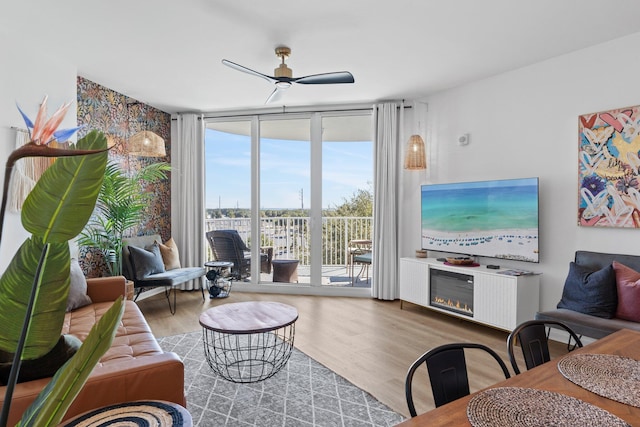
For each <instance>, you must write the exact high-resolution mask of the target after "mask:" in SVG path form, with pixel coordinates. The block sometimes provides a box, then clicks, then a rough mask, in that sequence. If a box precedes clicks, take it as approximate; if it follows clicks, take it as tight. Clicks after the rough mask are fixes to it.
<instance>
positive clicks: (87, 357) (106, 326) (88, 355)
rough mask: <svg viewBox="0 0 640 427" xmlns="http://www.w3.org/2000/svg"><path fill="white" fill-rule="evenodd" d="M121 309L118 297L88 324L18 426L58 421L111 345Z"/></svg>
mask: <svg viewBox="0 0 640 427" xmlns="http://www.w3.org/2000/svg"><path fill="white" fill-rule="evenodd" d="M123 313H124V301H123V300H122V297H120V298H118V299H117V300H116V302H115V303H114V304H113V305H112V306H111V308H110V309H109V310H108V311H107V312H106V313H105V314H104V315H103V316H102V317H101V318H100V320H99V321H98V323H96V324H95V325H94V326H93V328H91V332H89V335H88V336H87V338H86V339H85V341H84V342H83V343H82V346H80V349H79V350H78V351H77V352H76V354H75V355H74V356H73V357H72V358H71V359H69V360H68V361H67V363H65V364H64V366H63V367H62V368H60V369H59V370H58V372H56V374H55V375H54V377H53V379H52V380H51V382H50V383H49V384H47V386H46V387H45V388H44V390H42V392H41V393H40V394H39V395H38V398H37V399H36V400H35V402H33V404H32V405H31V406H30V407H29V409H27V411H26V412H25V413H24V415H23V416H22V420H20V424H19V425H20V426H34V427H48V426H57V425H58V424H60V421H62V417H63V416H64V414H65V413H66V412H67V409H69V406H70V405H71V403H72V402H73V400H74V399H75V398H76V396H77V395H78V393H79V392H80V390H81V389H82V386H83V385H84V383H85V382H86V381H87V378H88V377H89V374H90V373H91V371H92V370H93V368H94V367H95V365H96V364H97V363H98V361H99V360H100V358H101V357H102V355H103V354H105V353H106V352H107V350H108V349H109V347H111V343H112V342H113V338H114V337H115V334H116V330H117V329H118V325H119V324H120V319H121V318H122V314H123Z"/></svg>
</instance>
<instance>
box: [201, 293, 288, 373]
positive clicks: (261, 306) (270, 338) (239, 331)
mask: <svg viewBox="0 0 640 427" xmlns="http://www.w3.org/2000/svg"><path fill="white" fill-rule="evenodd" d="M297 319H298V311H297V310H296V309H295V308H294V307H291V306H289V305H286V304H282V303H277V302H265V301H249V302H240V303H231V304H223V305H220V306H217V307H213V308H210V309H208V310H206V311H205V312H203V313H202V314H201V315H200V325H201V326H202V328H203V329H202V334H203V335H202V336H203V342H204V352H205V357H206V358H207V363H208V364H209V366H210V367H211V369H212V370H213V372H215V373H216V374H218V375H220V376H221V377H222V378H224V379H225V380H228V381H231V382H234V383H253V382H258V381H263V380H266V379H267V378H270V377H272V376H273V375H275V374H276V373H277V372H278V371H280V369H282V367H283V366H284V365H286V364H287V362H288V361H289V357H291V352H292V350H293V341H294V337H295V322H296V320H297Z"/></svg>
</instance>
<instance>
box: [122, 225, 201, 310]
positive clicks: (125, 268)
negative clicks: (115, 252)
mask: <svg viewBox="0 0 640 427" xmlns="http://www.w3.org/2000/svg"><path fill="white" fill-rule="evenodd" d="M156 241H157V242H161V241H162V239H161V237H160V235H158V234H151V235H148V236H137V237H129V238H125V239H122V243H123V246H122V272H123V274H124V276H125V277H126V278H127V279H129V280H131V281H132V282H133V286H134V290H135V298H134V299H137V298H138V296H139V295H140V293H141V292H142V291H143V290H145V289H148V288H156V287H159V286H162V287H164V288H165V295H166V297H167V300H168V302H169V309H170V310H171V314H175V312H176V289H175V287H176V286H177V285H181V284H183V283H185V282H188V281H189V280H194V279H198V278H200V277H202V276H204V275H205V273H206V269H205V268H204V267H182V268H175V269H173V270H167V271H164V272H162V273H155V274H150V275H147V276H145V277H136V274H135V271H136V270H135V269H134V268H133V265H132V263H131V257H130V251H129V246H135V247H138V248H145V247H148V246H150V245H153V242H156ZM203 286H204V285H201V286H200V290H201V292H202V299H204V287H203ZM172 290H173V305H172V304H171V298H170V294H171V291H172Z"/></svg>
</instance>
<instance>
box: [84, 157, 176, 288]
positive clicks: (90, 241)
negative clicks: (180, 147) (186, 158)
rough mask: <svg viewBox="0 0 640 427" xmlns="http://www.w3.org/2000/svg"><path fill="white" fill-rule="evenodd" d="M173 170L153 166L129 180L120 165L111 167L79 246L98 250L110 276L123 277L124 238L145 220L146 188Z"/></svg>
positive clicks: (159, 165) (148, 194)
mask: <svg viewBox="0 0 640 427" xmlns="http://www.w3.org/2000/svg"><path fill="white" fill-rule="evenodd" d="M170 169H171V166H170V165H169V164H168V163H166V162H159V163H152V164H150V165H147V166H145V167H143V168H141V169H140V170H138V171H137V172H135V173H134V174H133V175H131V176H129V175H127V174H126V173H125V172H124V171H123V170H122V169H121V168H120V167H119V166H118V165H117V164H116V163H113V162H111V163H109V164H108V165H107V167H106V170H105V173H104V180H103V181H102V186H101V188H100V193H99V194H98V200H97V203H96V210H95V212H94V215H93V216H92V217H91V219H90V220H89V222H88V224H87V226H86V227H85V229H84V230H83V231H82V233H81V234H80V237H79V238H78V245H80V246H84V247H90V248H96V249H98V250H99V251H100V252H101V253H102V255H103V256H104V259H105V262H106V264H107V268H108V269H109V274H110V275H112V276H120V275H122V238H123V237H127V236H125V234H126V233H127V231H129V230H130V229H131V228H133V227H135V226H136V225H138V224H140V222H141V221H142V220H143V215H144V212H145V209H146V207H147V206H148V202H149V199H150V198H151V193H148V192H146V191H144V187H145V186H146V185H148V184H152V183H155V182H157V181H159V180H161V179H164V178H166V172H167V171H169V170H170Z"/></svg>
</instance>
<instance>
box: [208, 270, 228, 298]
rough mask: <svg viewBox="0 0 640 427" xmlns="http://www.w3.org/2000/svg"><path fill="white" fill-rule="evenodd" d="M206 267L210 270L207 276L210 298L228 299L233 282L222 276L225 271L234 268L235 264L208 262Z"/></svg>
mask: <svg viewBox="0 0 640 427" xmlns="http://www.w3.org/2000/svg"><path fill="white" fill-rule="evenodd" d="M204 266H205V267H208V268H209V272H207V275H206V277H207V280H208V282H209V286H208V288H209V298H226V297H228V296H229V293H230V292H231V285H232V284H233V281H232V280H231V279H225V278H223V277H222V274H223V271H224V270H226V269H228V268H231V267H233V263H232V262H231V261H207V262H205V263H204ZM210 276H213V279H210V278H209V277H210Z"/></svg>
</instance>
